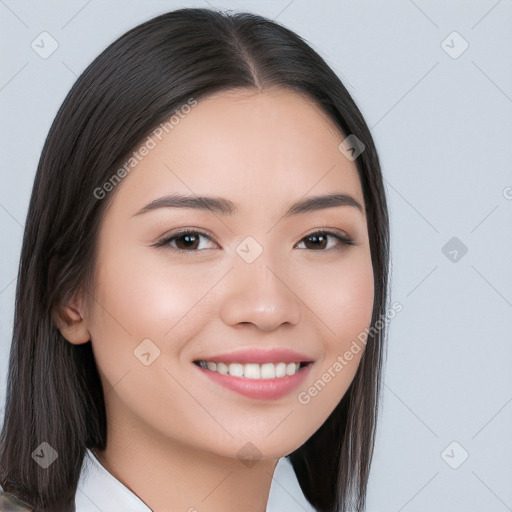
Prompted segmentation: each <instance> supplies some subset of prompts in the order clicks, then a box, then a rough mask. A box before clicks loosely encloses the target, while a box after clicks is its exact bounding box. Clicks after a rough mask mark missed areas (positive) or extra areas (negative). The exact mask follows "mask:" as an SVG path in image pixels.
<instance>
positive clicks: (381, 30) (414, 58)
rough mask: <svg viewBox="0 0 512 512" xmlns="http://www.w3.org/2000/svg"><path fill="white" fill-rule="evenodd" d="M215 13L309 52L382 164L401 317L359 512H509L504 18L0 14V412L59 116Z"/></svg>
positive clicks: (410, 11)
mask: <svg viewBox="0 0 512 512" xmlns="http://www.w3.org/2000/svg"><path fill="white" fill-rule="evenodd" d="M208 5H210V6H212V7H215V8H226V9H233V10H248V11H254V12H257V13H260V14H263V15H265V16H268V17H270V18H273V19H276V20H277V21H279V22H281V23H283V24H285V25H286V26H288V27H289V28H291V29H292V30H295V31H296V32H298V33H299V34H300V35H302V36H303V37H304V38H305V39H306V40H308V41H309V42H310V44H311V45H312V46H313V47H314V48H315V49H316V50H317V51H318V52H319V53H320V54H321V55H322V56H323V57H324V58H325V59H326V60H327V62H328V63H329V64H330V65H331V66H332V67H333V68H334V70H335V71H336V72H337V73H338V74H339V76H340V78H341V79H342V80H343V81H344V83H345V85H346V86H347V88H348V89H349V91H350V93H351V94H352V95H353V97H354V99H355V100H356V102H357V103H358V105H359V106H360V108H361V110H362V111H363V114H364V115H365V117H366V119H367V122H368V124H369V126H370V127H371V130H372V133H373V135H374V137H375V140H376V144H377V148H378V150H379V151H380V157H381V160H382V164H383V171H384V176H385V180H386V189H387V194H388V200H389V207H390V213H391V235H392V269H393V271H392V286H393V294H392V299H393V300H398V301H400V302H401V303H402V304H403V311H402V312H400V313H399V314H398V315H397V316H396V317H395V319H394V320H392V322H391V325H390V332H389V349H388V358H387V365H386V372H385V381H384V382H385V393H384V400H383V403H382V408H381V422H380V424H379V431H378V437H377V444H376V453H375V458H374V464H373V468H372V473H371V479H370V485H369V496H368V511H369V512H388V511H389V512H391V511H392V512H401V511H404V512H420V511H421V512H427V511H428V512H431V511H433V510H435V511H446V512H448V511H449V512H455V511H464V512H470V511H485V512H502V511H506V510H512V485H511V482H512V440H511V434H512V428H511V427H512V403H511V402H512V372H511V362H512V343H511V341H512V339H511V334H510V333H511V328H512V321H511V319H512V315H511V313H512V265H511V263H512V261H511V254H512V251H511V239H512V237H511V231H512V222H511V221H512V139H511V136H512V66H511V64H512V1H511V0H500V1H496V0H481V1H476V0H473V1H462V0H460V1H452V2H447V1H441V0H436V1H427V0H415V1H412V0H401V1H399V0H394V1H388V2H379V1H377V0H375V1H358V2H355V1H348V0H347V1H325V0H324V1H314V2H312V1H309V2H308V1H306V0H292V1H290V0H279V1H272V2H270V1H261V0H260V1H256V0H255V1H226V2H216V1H213V0H210V1H208V2H207V1H191V2H175V1H157V0H152V1H150V0H146V1H145V2H136V1H133V0H132V1H127V0H122V1H121V0H118V1H100V0H89V1H87V0H73V1H69V0H68V1H64V0H60V1H50V0H46V1H45V2H44V3H39V2H34V1H18V0H0V16H1V31H0V38H1V43H0V44H1V47H2V56H1V58H2V62H1V67H0V73H1V75H0V106H1V113H2V117H1V119H2V122H1V134H0V141H1V142H0V147H1V166H0V238H1V240H2V250H1V265H0V308H1V309H0V385H1V388H0V400H1V402H0V403H1V404H2V411H3V404H4V396H5V374H6V369H7V356H8V350H9V345H10V340H11V334H12V317H13V309H14V293H15V284H16V282H15V278H16V274H17V265H18V258H19V252H20V247H21V240H22V233H23V225H24V221H25V216H26V211H27V207H28V201H29V196H30V191H31V187H32V182H33V178H34V174H35V170H36V166H37V162H38V159H39V154H40V151H41V148H42V145H43V142H44V139H45V137H46V134H47V131H48V129H49V127H50V124H51V122H52V120H53V118H54V116H55V114H56V112H57V109H58V107H59V106H60V104H61V102H62V100H63V99H64V97H65V95H66V93H67V92H68V91H69V89H70V88H71V86H72V84H73V82H74V81H75V79H76V77H77V76H78V75H79V74H80V73H81V72H82V71H83V69H84V68H85V67H86V65H87V64H89V63H90V61H91V60H92V59H93V58H94V57H95V56H96V55H97V54H99V53H100V52H101V51H102V50H103V49H104V48H105V47H106V46H107V45H108V44H109V43H110V42H111V41H113V40H114V39H115V38H117V37H118V36H120V35H121V34H122V33H123V32H125V31H126V30H128V29H129V28H131V27H133V26H135V25H137V24H138V23H140V22H142V21H145V20H147V19H149V18H151V17H153V16H155V15H157V14H161V13H163V12H165V11H168V10H172V9H175V8H178V7H183V6H200V7H207V6H208ZM43 31H47V32H49V33H50V34H51V36H52V37H53V38H54V39H55V40H56V41H57V42H58V45H59V46H58V49H57V50H56V51H55V52H54V53H53V54H52V55H51V56H49V57H48V58H47V59H43V58H41V57H40V56H39V55H38V54H37V53H36V52H35V51H34V50H33V49H32V48H31V42H32V41H33V40H35V39H36V38H37V36H39V34H40V33H41V32H43ZM454 31H456V32H458V33H459V34H460V36H461V37H462V38H463V39H461V38H459V36H457V35H453V34H452V33H453V32H454ZM451 34H452V35H451ZM447 38H448V39H447ZM443 41H445V42H444V43H443ZM464 41H466V42H467V44H468V45H469V46H468V48H467V50H466V51H464V52H463V53H462V54H460V55H458V54H459V53H460V51H461V50H462V49H463V48H464ZM449 53H451V56H450V54H449ZM454 57H457V58H454ZM452 237H457V238H458V240H459V241H458V242H456V243H457V244H458V247H457V246H456V245H455V246H453V247H452V246H450V245H449V246H448V247H447V248H446V249H445V250H444V252H445V253H446V254H447V255H445V253H443V247H444V246H445V244H446V243H447V242H448V241H449V240H450V239H452ZM461 244H464V246H465V247H467V253H466V254H465V255H462V252H461V247H462V245H461ZM454 250H455V251H457V252H456V253H454V252H453V251H454ZM455 257H456V259H455V261H453V260H454V258H455ZM454 441H455V442H456V443H458V444H456V445H451V446H449V445H450V444H451V443H452V442H454ZM447 447H449V448H448V449H447V450H445V449H446V448H447ZM465 452H467V453H468V454H469V457H468V458H467V460H465V461H464V462H463V463H462V464H461V465H460V466H459V467H458V469H453V468H452V467H451V466H457V465H458V464H460V463H461V462H462V460H463V458H464V455H465ZM450 465H451V466H450Z"/></svg>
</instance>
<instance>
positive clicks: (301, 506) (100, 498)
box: [75, 450, 316, 512]
mask: <svg viewBox="0 0 512 512" xmlns="http://www.w3.org/2000/svg"><path fill="white" fill-rule="evenodd" d="M75 505H76V512H152V510H151V509H150V508H149V507H148V506H147V505H146V504H145V503H144V502H143V501H142V500H141V499H140V498H139V497H138V496H137V495H136V494H134V493H133V492H132V491H130V489H128V487H126V486H125V485H124V484H122V483H121V482H120V481H119V480H118V479H117V478H115V477H114V475H112V474H111V473H109V472H108V471H107V469H106V468H105V467H104V466H103V465H102V464H101V462H100V461H99V460H98V459H97V458H96V456H95V455H94V453H92V451H91V450H87V453H86V455H85V457H84V461H83V464H82V471H81V473H80V480H79V482H78V487H77V491H76V495H75ZM169 512H171V511H169ZM267 512H316V511H315V509H314V508H313V507H312V506H311V505H310V504H309V503H308V501H307V500H306V498H305V497H304V494H303V492H302V490H301V488H300V486H299V482H298V480H297V477H296V476H295V472H294V471H293V467H292V465H291V463H290V461H289V460H288V459H286V458H285V457H282V458H281V459H279V461H278V463H277V466H276V469H275V471H274V476H273V479H272V483H271V486H270V494H269V498H268V503H267Z"/></svg>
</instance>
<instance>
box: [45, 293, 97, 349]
mask: <svg viewBox="0 0 512 512" xmlns="http://www.w3.org/2000/svg"><path fill="white" fill-rule="evenodd" d="M81 311H82V307H81V303H80V302H79V301H70V302H67V303H61V304H58V305H56V306H55V307H54V308H53V310H52V319H53V322H54V324H55V326H56V327H57V329H58V330H59V331H60V332H61V334H62V336H64V338H66V339H67V340H68V341H69V342H70V343H73V345H80V344H82V343H87V342H88V341H89V340H90V339H91V335H90V333H89V330H88V329H87V325H86V322H85V320H84V319H83V317H82V313H81Z"/></svg>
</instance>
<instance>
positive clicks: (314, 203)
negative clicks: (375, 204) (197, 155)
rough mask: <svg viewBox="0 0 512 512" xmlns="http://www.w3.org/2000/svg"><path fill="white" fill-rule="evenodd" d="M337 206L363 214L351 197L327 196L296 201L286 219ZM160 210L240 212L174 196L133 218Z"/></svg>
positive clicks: (222, 203) (215, 200) (216, 201)
mask: <svg viewBox="0 0 512 512" xmlns="http://www.w3.org/2000/svg"><path fill="white" fill-rule="evenodd" d="M337 206H352V207H354V208H357V209H358V210H359V211H360V212H361V213H363V207H362V206H361V204H360V203H359V202H358V201H357V200H356V199H355V198H354V197H352V196H351V195H349V194H327V195H319V196H310V197H306V198H305V199H300V200H298V201H296V202H295V203H293V204H292V205H291V206H290V207H289V208H288V210H287V211H286V213H285V214H284V218H286V217H291V216H293V215H299V214H301V213H307V212H312V211H317V210H323V209H325V208H334V207H337ZM158 208H194V209H196V210H206V211H210V212H212V213H218V214H221V215H233V214H235V213H237V212H238V207H237V205H236V204H235V203H233V202H232V201H230V200H229V199H225V198H223V197H211V196H195V195H181V194H172V195H168V196H164V197H159V198H158V199H155V200H154V201H151V202H150V203H149V204H147V205H146V206H144V207H143V208H141V209H140V210H139V211H138V212H136V213H135V214H134V215H133V216H134V217H135V216H137V215H141V214H143V213H146V212H150V211H152V210H156V209H158Z"/></svg>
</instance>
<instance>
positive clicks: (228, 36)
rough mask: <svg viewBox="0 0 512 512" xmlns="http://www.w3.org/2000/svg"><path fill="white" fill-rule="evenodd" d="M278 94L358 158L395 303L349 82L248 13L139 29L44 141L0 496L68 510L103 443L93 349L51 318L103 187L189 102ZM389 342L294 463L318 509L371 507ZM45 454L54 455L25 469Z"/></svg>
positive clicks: (83, 247) (372, 236) (102, 61)
mask: <svg viewBox="0 0 512 512" xmlns="http://www.w3.org/2000/svg"><path fill="white" fill-rule="evenodd" d="M269 86H280V87H284V88H288V89H289V90H293V91H298V92H300V93H305V94H307V95H308V96H309V97H310V98H312V99H313V100H314V101H315V102H316V103H317V104H318V105H319V107H320V108H321V109H323V111H324V112H326V113H327V114H328V116H329V117H330V118H331V119H332V120H333V121H334V122H335V123H336V125H337V126H338V127H339V129H340V131H341V132H342V133H343V134H344V135H345V136H348V135H355V136H356V137H357V139H359V140H360V141H361V142H362V143H363V144H364V147H365V149H364V151H363V152H362V153H361V154H360V155H359V156H358V157H357V159H356V160H355V163H356V165H357V170H358V173H359V178H360V181H361V186H362V190H363V194H364V201H365V205H366V214H367V224H368V233H369V240H370V250H371V257H372V263H373V272H374V283H375V296H374V297H375V298H374V305H373V318H372V327H373V326H374V324H375V323H376V321H377V320H379V319H381V318H382V316H383V314H384V310H385V307H386V302H387V294H388V290H387V287H388V259H389V225H388V212H387V206H386V198H385V194H384V188H383V182H382V176H381V169H380V164H379V159H378V156H377V152H376V149H375V145H374V142H373V140H372V137H371V134H370V131H369V129H368V127H367V125H366V123H365V121H364V119H363V116H362V114H361V112H360V111H359V109H358V107H357V106H356V104H355V102H354V101H353V100H352V98H351V97H350V95H349V93H348V92H347V90H346V89H345V87H344V86H343V84H342V83H341V81H340V79H339V78H338V77H337V76H336V75H335V73H334V72H333V71H332V70H331V69H330V68H329V66H328V65H327V64H326V63H325V61H324V60H323V59H322V58H321V57H320V56H319V55H318V54H317V53H316V52H315V51H314V50H313V49H312V48H311V47H310V46H309V45H308V44H307V43H306V42H305V41H304V40H303V39H301V38H300V37H299V36H297V35H296V34H295V33H293V32H292V31H290V30H288V29H286V28H284V27H282V26H280V25H279V24H277V23H275V22H273V21H270V20H268V19H266V18H263V17H261V16H258V15H255V14H249V13H222V12H216V11H213V10H208V9H180V10H176V11H173V12H169V13H166V14H163V15H160V16H158V17H156V18H153V19H151V20H149V21H147V22H144V23H142V24H140V25H139V26H137V27H135V28H133V29H131V30H130V31H128V32H127V33H125V34H124V35H122V36H121V37H120V38H119V39H117V40H116V41H114V42H113V43H112V44H111V45H110V46H109V47H108V48H107V49H106V50H104V51H103V52H102V53H101V54H100V55H99V56H98V57H97V58H96V59H95V60H94V61H93V62H92V63H91V64H90V65H89V66H88V67H87V69H86V70H85V71H84V72H83V73H82V75H81V76H80V77H79V78H78V80H77V81H76V83H75V84H74V86H73V87H72V89H71V91H70V92H69V94H68V95H67V97H66V99H65V100H64V102H63V104H62V106H61V107H60V109H59V111H58V113H57V116H56V118H55V120H54V122H53V124H52V126H51V128H50V131H49V133H48V137H47V139H46V142H45V145H44V148H43V151H42V154H41V159H40V161H39V165H38V168H37V173H36V177H35V181H34V186H33V190H32V196H31V200H30V205H29V210H28V215H27V221H26V226H25V233H24V238H23V246H22V251H21V259H20V266H19V274H18V281H17V288H16V304H15V317H14V329H13V341H12V347H11V353H10V360H9V374H8V386H7V394H6V407H5V417H4V424H3V428H2V432H1V437H0V485H1V486H2V487H3V488H4V490H5V491H7V492H10V493H12V494H14V495H16V496H18V497H19V498H20V499H22V500H23V501H25V502H26V503H28V504H30V505H31V506H32V507H34V508H35V509H36V510H38V511H44V510H52V511H56V510H62V511H73V510H74V496H75V493H76V488H77V484H78V479H79V476H80V470H81V465H82V461H83V458H84V456H85V450H86V448H92V449H98V450H103V449H105V445H106V412H105V404H104V398H103V392H102V388H101V383H100V378H99V375H98V371H97V368H96V364H95V361H94V357H93V353H92V348H91V343H90V342H89V343H85V344H82V345H74V344H71V343H69V342H68V341H66V340H65V339H64V337H63V336H62V335H61V333H60V332H59V330H58V329H57V328H56V326H55V324H54V323H53V321H52V315H51V313H52V310H53V308H54V306H55V305H56V304H58V303H61V302H62V301H64V300H66V298H69V297H71V295H72V294H73V293H74V292H75V291H77V290H79V289H80V288H81V287H82V286H87V285H89V284H90V283H91V276H92V270H93V267H94V256H95V246H96V238H97V233H98V228H99V225H100V222H101V219H102V215H103V213H104V211H105V208H106V207H107V205H108V204H109V201H111V200H112V197H113V196H114V192H115V191H114V192H112V193H110V194H108V197H106V198H105V199H101V200H100V199H98V193H97V192H96V193H95V190H96V191H97V190H98V187H102V185H103V184H105V183H106V182H107V181H108V180H109V178H111V177H112V175H113V173H114V171H115V170H116V169H119V166H120V165H121V164H122V163H123V162H124V161H125V159H126V158H127V157H128V156H129V155H130V153H131V152H132V151H133V150H134V148H136V147H138V145H139V144H140V143H141V142H142V141H143V140H144V139H145V138H146V137H147V136H148V135H149V134H150V133H151V132H152V130H154V128H155V127H156V126H158V125H159V124H160V123H162V122H164V121H165V120H166V119H168V118H169V116H170V115H172V113H173V112H175V111H176V110H177V109H179V107H180V106H182V105H184V104H186V103H187V101H189V100H190V98H194V99H195V100H200V99H201V98H205V97H207V96H208V95H211V94H213V93H215V92H218V91H222V90H232V89H239V88H252V89H261V88H265V87H269ZM384 333H385V329H384V327H381V328H379V329H371V330H370V334H369V336H368V339H367V341H366V350H365V351H364V354H363V356H362V359H361V362H360V364H359V367H358V369H357V372H356V375H355V377H354V380H353V381H352V383H351V385H350V387H349V389H348V390H347V392H346V394H345V395H344V396H343V398H342V399H341V401H340V403H339V404H338V405H337V407H336V408H335V409H334V411H333V412H332V414H331V415H330V416H329V418H328V419H327V420H326V421H325V422H324V424H323V425H322V426H321V427H320V428H319V429H318V430H317V431H316V432H315V433H314V434H313V435H312V436H311V437H310V438H309V439H308V440H307V441H306V442H305V443H304V444H303V445H302V446H300V447H299V448H298V449H296V450H295V451H294V452H292V453H290V454H289V455H288V456H287V457H288V458H289V460H290V462H291V464H292V465H293V469H294V471H295V473H296V475H297V478H298V481H299V484H300V486H301V488H302V491H303V492H304V495H305V496H306V498H307V499H308V501H309V502H310V503H311V504H312V506H313V507H314V508H315V509H316V510H317V511H319V512H335V511H344V510H347V509H350V510H358V511H359V510H363V509H364V506H365V495H366V487H367V481H368V476H369V471H370V463H371V459H372V453H373V447H374V437H375V429H376V422H377V413H378V405H379V396H380V389H381V373H382V362H383V344H384V339H385V336H384ZM43 442H46V443H48V444H49V445H50V446H51V447H53V448H54V449H55V450H56V452H57V453H58V454H59V457H58V459H57V461H56V462H55V463H53V464H52V465H51V467H50V468H49V469H44V468H42V467H41V466H40V465H39V464H36V463H35V462H34V460H32V457H31V454H32V453H33V452H34V450H35V449H36V448H37V447H38V446H39V445H40V444H41V443H43Z"/></svg>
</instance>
